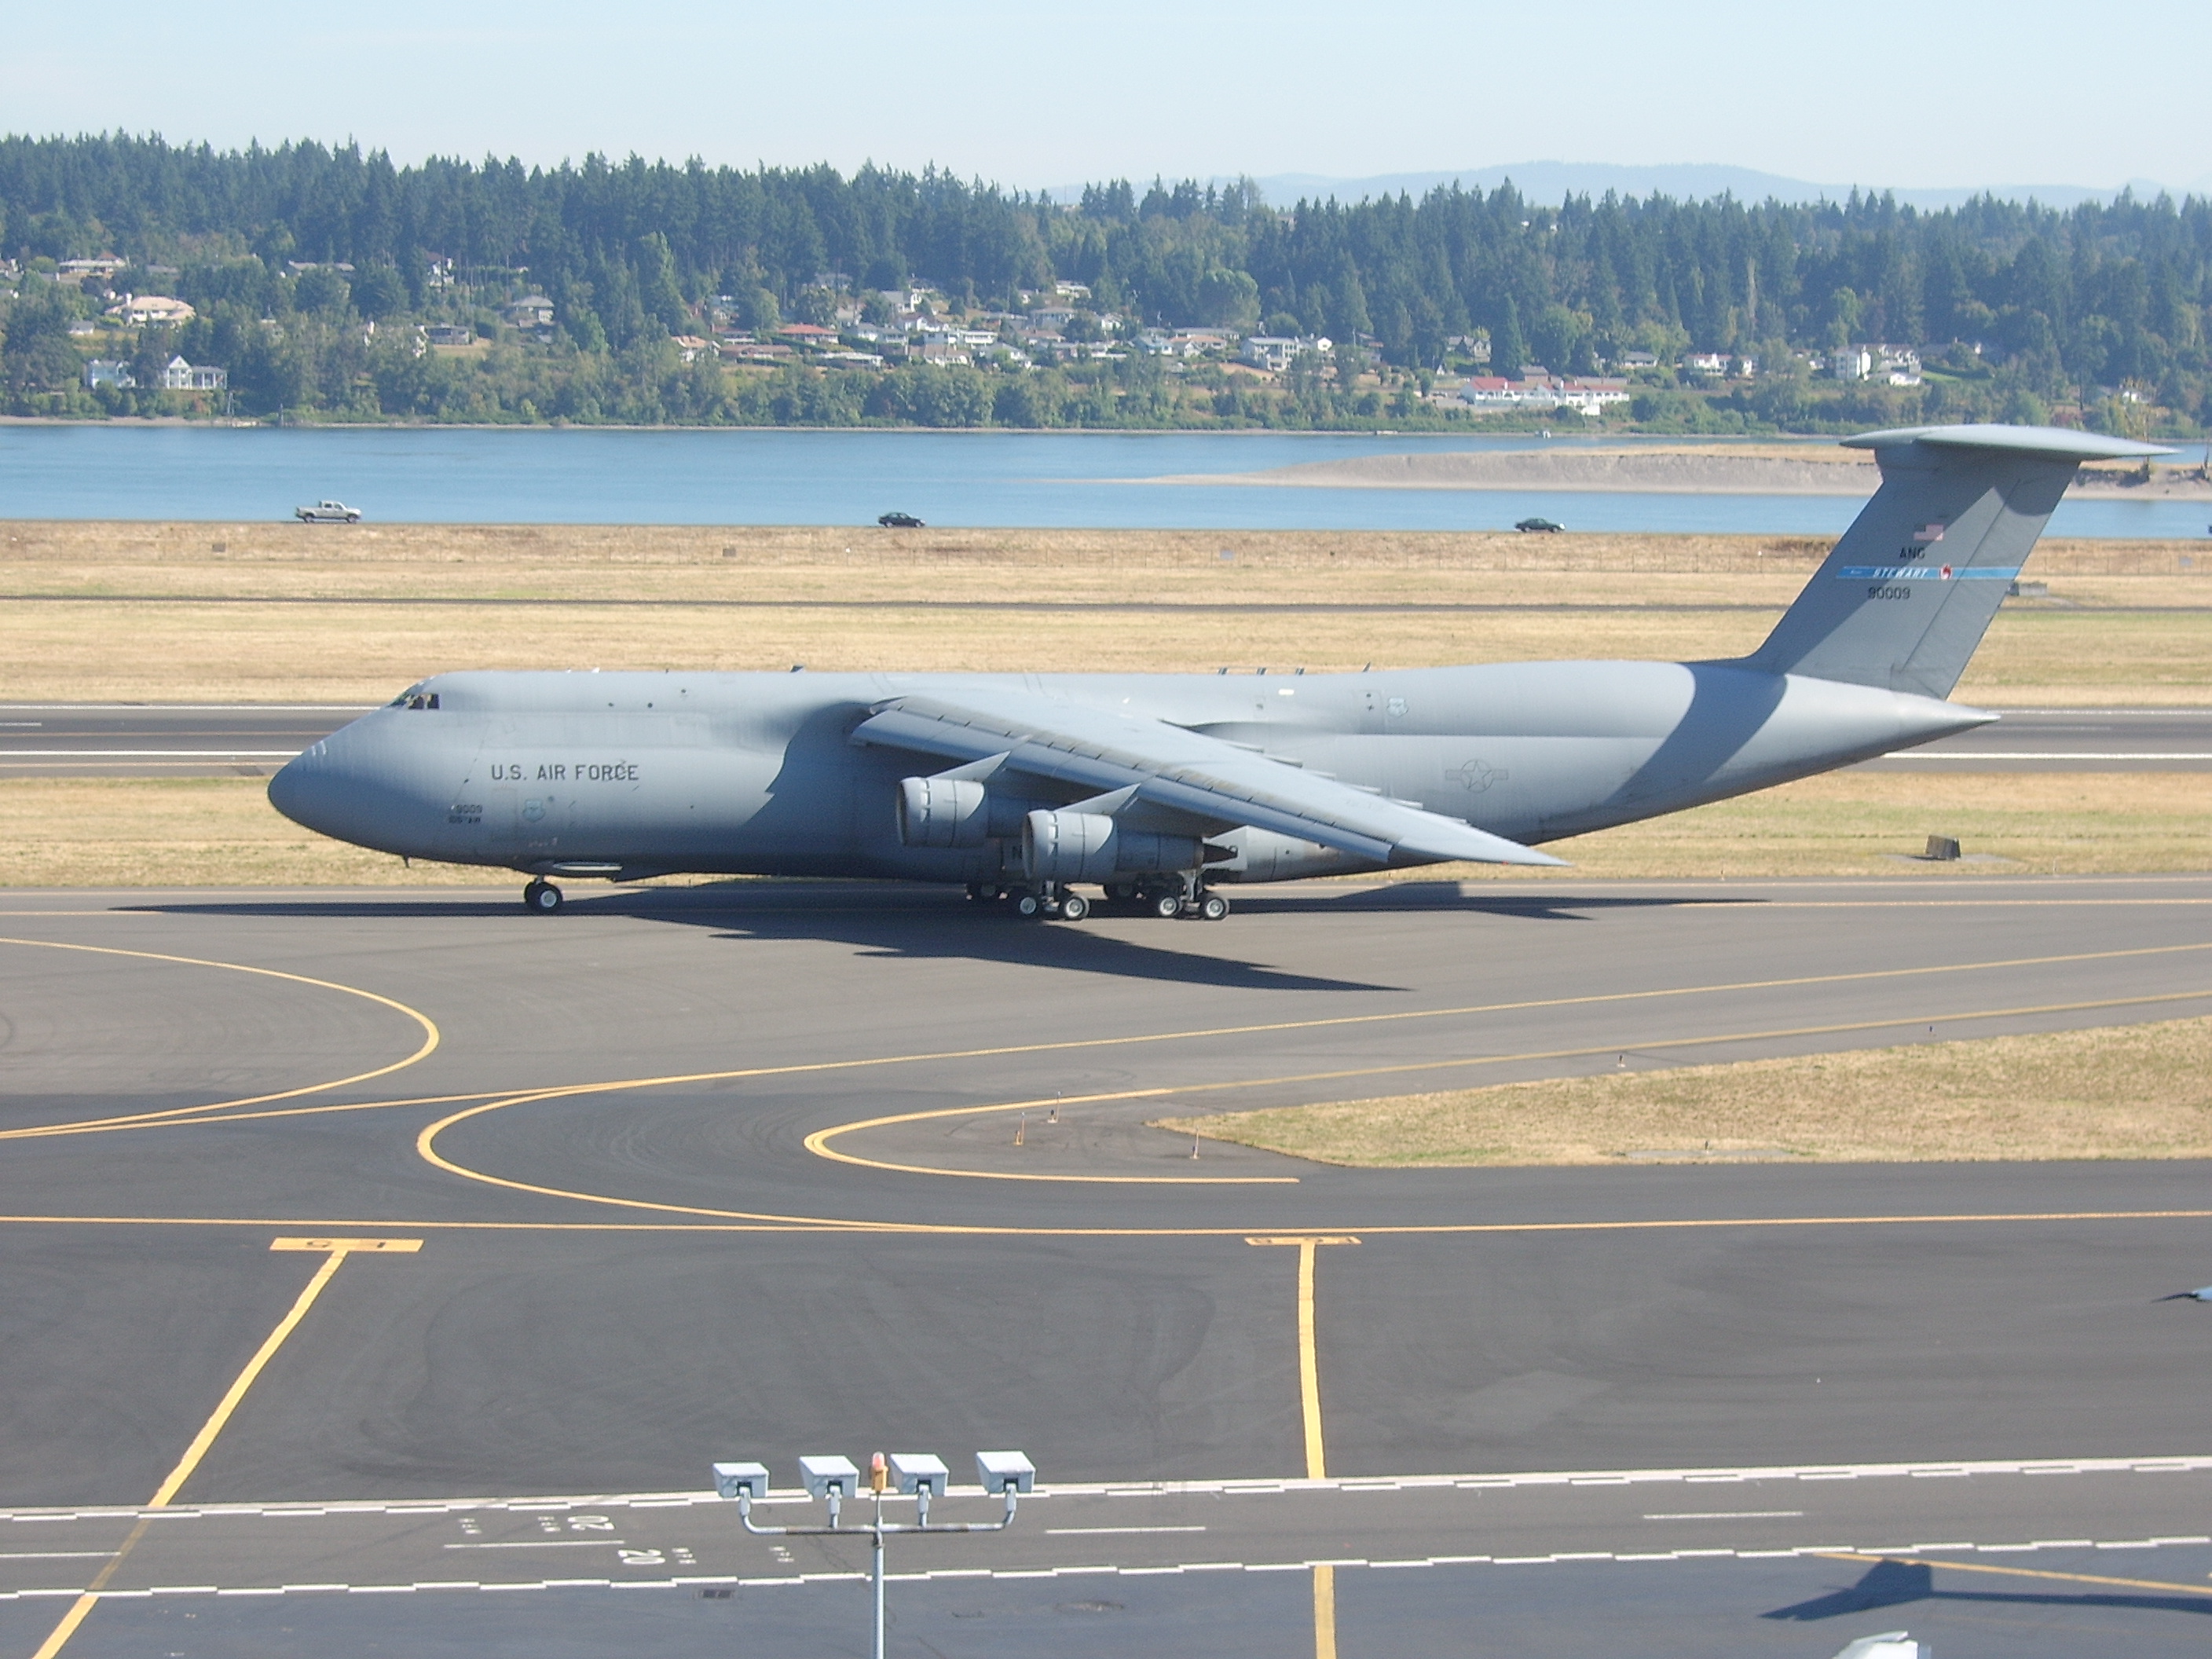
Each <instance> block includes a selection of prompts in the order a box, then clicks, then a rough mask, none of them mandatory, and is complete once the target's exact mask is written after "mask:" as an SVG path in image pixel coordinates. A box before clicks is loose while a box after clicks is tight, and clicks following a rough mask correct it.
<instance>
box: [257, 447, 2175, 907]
mask: <svg viewBox="0 0 2212 1659" xmlns="http://www.w3.org/2000/svg"><path fill="white" fill-rule="evenodd" d="M1846 441H1847V442H1849V443H1850V444H1853V445H1856V446H1858V447H1862V448H1869V449H1872V450H1873V451H1874V453H1875V459H1876V460H1877V461H1878V462H1879V463H1880V465H1881V487H1880V489H1877V490H1876V491H1875V495H1874V496H1873V498H1872V499H1871V500H1870V501H1868V503H1867V505H1866V507H1864V508H1863V510H1862V511H1861V512H1860V513H1859V515H1858V517H1857V520H1855V521H1854V522H1853V523H1852V525H1851V526H1850V529H1849V530H1848V531H1846V532H1844V537H1843V539H1842V540H1840V541H1838V543H1837V544H1836V545H1835V548H1834V550H1832V552H1831V553H1830V554H1829V555H1828V556H1827V558H1826V561H1825V562H1823V563H1822V564H1821V566H1820V569H1819V571H1818V572H1817V573H1815V574H1814V577H1813V579H1812V580H1811V581H1810V582H1809V583H1808V584H1807V586H1806V587H1805V589H1804V591H1803V592H1802V593H1800V594H1799V596H1798V598H1797V599H1796V603H1795V604H1793V605H1791V606H1790V610H1789V611H1788V612H1787V613H1786V614H1785V615H1784V617H1783V618H1782V620H1781V622H1780V623H1778V624H1777V626H1776V627H1775V629H1774V631H1773V633H1772V634H1771V635H1769V636H1768V638H1767V640H1766V642H1765V644H1763V645H1761V646H1760V647H1759V649H1758V650H1756V651H1754V652H1753V653H1751V654H1750V655H1749V656H1747V657H1741V658H1735V659H1728V660H1725V661H1714V662H1688V663H1656V662H1553V663H1498V664H1485V665H1480V666H1473V667H1461V668H1425V669H1403V670H1393V671H1383V672H1367V673H1358V674H1303V673H1301V674H1292V675H1271V674H1257V675H1254V674H1238V675H1230V674H1227V673H1225V672H1224V673H1221V674H1206V675H1189V674H1115V675H1105V674H899V673H889V672H885V673H865V674H813V673H804V672H799V671H793V672H791V673H788V674H691V673H682V672H677V673H607V674H603V673H599V672H596V671H593V672H534V671H533V672H513V673H505V672H502V673H493V672H465V673H449V674H440V675H438V676H436V677H435V678H431V679H427V680H424V681H422V683H421V684H418V685H414V686H410V687H409V688H408V690H406V691H404V692H403V693H402V694H401V695H400V696H398V697H397V698H395V699H394V700H393V701H392V703H391V705H390V706H389V707H388V708H382V709H380V710H378V711H377V712H375V713H374V714H368V715H365V716H363V717H362V719H360V720H356V721H354V722H353V723H352V724H351V725H349V726H345V727H343V729H341V730H339V731H337V732H333V733H331V736H329V737H328V738H325V739H323V740H322V741H321V742H319V743H318V744H315V745H314V746H313V748H312V749H310V750H307V751H306V752H305V753H304V754H302V755H301V756H300V757H298V758H297V759H295V760H294V761H292V762H291V763H289V764H288V765H287V766H285V767H284V769H283V770H282V771H280V772H279V773H277V775H276V776H275V777H274V778H272V779H271V780H270V785H269V799H270V801H271V802H272V803H273V804H274V805H276V809H277V810H278V811H281V812H283V814H284V815H285V816H286V817H289V818H292V819H295V820H296V821H297V822H298V823H302V824H305V825H306V826H307V827H308V828H309V829H315V830H319V831H320V832H321V833H323V834H325V835H327V836H335V837H337V839H339V840H342V841H348V842H354V843H356V845H359V846H362V847H369V848H377V849H380V850H381V851H384V852H387V853H393V854H403V855H405V856H407V857H410V858H418V859H430V860H444V861H448V862H453V863H460V864H477V865H485V866H495V867H502V868H507V869H512V870H515V871H518V872H523V873H526V874H527V875H529V876H530V877H531V878H532V879H531V881H530V884H529V885H528V886H527V887H526V889H525V890H524V897H523V902H525V903H526V904H527V905H528V906H530V907H531V908H532V909H535V910H539V911H546V912H550V911H555V910H557V909H559V908H560V907H561V890H560V889H559V888H558V887H557V886H556V885H555V884H553V882H552V880H551V879H550V878H554V877H571V878H576V877H584V878H589V877H598V878H607V879H611V880H615V881H627V880H635V879H638V878H642V877H647V876H654V875H665V874H671V873H675V872H696V873H704V874H759V875H787V876H844V877H855V876H857V877H874V878H893V879H900V880H908V881H935V882H964V883H965V884H967V887H968V891H969V895H970V896H973V897H975V898H976V899H978V900H1002V901H1006V902H1009V903H1010V904H1011V906H1012V908H1015V909H1017V910H1018V912H1019V913H1020V914H1021V915H1025V916H1036V917H1044V916H1056V917H1058V918H1060V919H1061V920H1063V921H1081V920H1082V919H1083V918H1084V917H1085V915H1088V914H1089V913H1090V910H1091V900H1089V899H1088V898H1087V897H1086V896H1085V895H1084V894H1083V893H1081V892H1079V891H1078V890H1077V888H1078V886H1079V884H1083V885H1091V884H1095V885H1097V886H1099V887H1103V890H1104V891H1105V895H1106V896H1107V898H1108V899H1109V901H1112V902H1115V903H1117V904H1119V905H1121V906H1126V907H1133V908H1142V909H1144V910H1146V911H1147V912H1150V913H1152V914H1156V915H1161V916H1166V917H1173V916H1184V915H1194V916H1201V917H1204V918H1206V919H1207V920H1211V921H1218V919H1219V918H1220V917H1222V916H1224V915H1226V914H1227V913H1228V908H1229V903H1228V900H1227V898H1226V896H1225V895H1223V894H1222V893H1221V892H1220V891H1219V890H1218V889H1219V887H1220V886H1222V885H1224V884H1229V883H1235V882H1263V881H1281V880H1285V879H1288V878H1295V877H1301V876H1318V875H1328V874H1334V873H1338V872H1354V871H1365V870H1380V869H1385V868H1393V867H1398V866H1407V865H1422V864H1431V863H1437V862H1440V861H1443V860H1455V859H1472V860H1481V861H1486V862H1490V863H1496V864H1557V863H1559V862H1560V860H1557V859H1555V858H1553V857H1552V856H1551V855H1550V854H1546V853H1542V852H1539V851H1537V850H1535V849H1536V847H1537V845H1538V844H1540V843H1541V842H1547V841H1554V840H1557V839H1559V837H1561V836H1576V835H1580V834H1582V833H1583V832H1584V831H1585V830H1590V829H1604V828H1606V827H1607V826H1608V825H1611V824H1617V823H1632V822H1633V821H1635V820H1637V819H1639V818H1648V817H1656V816H1658V815H1659V814H1661V813H1663V812H1675V811H1681V810H1682V809H1683V808H1685V807H1689V806H1696V805H1702V804H1703V803H1705V802H1707V801H1714V800H1719V799H1723V798H1725V797H1728V796H1730V795H1740V794H1744V793H1747V792H1749V791H1751V790H1754V789H1764V788H1766V787H1770V786H1771V785H1774V784H1778V783H1784V782H1787V781H1790V780H1791V779H1793V778H1802V777H1806V776H1808V775H1811V774H1814V773H1816V772H1825V771H1828V770H1830V769H1833V768H1836V767H1839V766H1849V765H1850V764H1852V763H1854V762H1857V761H1862V760H1866V759H1869V758H1870V757H1874V756H1876V755H1881V754H1886V753H1887V752H1889V751H1891V750H1897V749H1905V748H1910V747H1911V746H1912V745H1914V744H1923V743H1927V742H1929V741H1930V740H1931V739H1933V738H1942V737H1947V736H1949V735H1950V734H1952V733H1954V732H1963V731H1966V730H1969V729H1970V728H1972V727H1974V726H1980V725H1983V724H1984V723H1985V722H1987V721H1990V720H1994V719H1996V716H1995V715H1993V714H1986V713H1984V712H1982V711H1980V710H1978V709H1974V708H1965V707H1962V706H1960V705H1959V704H1956V703H1952V702H1946V701H1944V699H1945V698H1947V697H1948V696H1949V694H1950V691H1951V689H1952V687H1953V686H1954V685H1956V684H1958V680H1959V677H1960V674H1961V673H1963V672H1964V671H1965V670H1966V662H1967V659H1968V658H1970V657H1971V656H1972V654H1973V652H1974V648H1975V647H1977V646H1978V645H1979V644H1980V642H1981V639H1982V635H1983V633H1984V630H1986V629H1987V628H1988V627H1989V624H1990V618H1991V617H1993V616H1995V615H1996V609H1997V605H1999V603H2000V602H2001V601H2002V599H2003V598H2004V596H2005V594H2006V592H2007V591H2008V586H2009V584H2010V583H2012V582H2013V581H2014V580H2015V579H2016V578H2017V577H2018V576H2019V574H2020V570H2021V564H2022V562H2024V561H2025V560H2026V559H2027V555H2028V551H2029V550H2030V549H2031V548H2033V546H2034V544H2035V540H2036V538H2037V537H2038V536H2039V535H2040V534H2041V533H2042V531H2043V526H2044V524H2045V521H2046V520H2048V519H2049V517H2050V515H2051V510H2052V508H2054V507H2056V506H2057V504H2058V501H2059V499H2060V497H2061V496H2062V495H2063V494H2064V492H2065V490H2066V488H2067V486H2068V484H2069V483H2071V482H2072V481H2073V478H2074V475H2075V471H2076V469H2077V468H2078V466H2079V465H2080V464H2081V462H2083V461H2085V460H2090V459H2112V458H2118V457H2129V458H2133V457H2140V456H2148V455H2154V454H2163V453H2166V452H2165V451H2163V450H2160V449H2156V448H2154V447H2151V446H2149V445H2147V444H2139V443H2133V442H2130V441H2126V440H2124V439H2116V438H2106V437H2101V436H2098V435H2094V434H2087V433H2081V432H2069V431H2060V430H2057V429H2055V428H2038V427H2007V426H1944V427H1920V428H1906V429H1902V430H1898V431H1891V432H1872V433H1868V434H1866V435H1863V436H1860V437H1857V438H1851V439H1848V440H1846Z"/></svg>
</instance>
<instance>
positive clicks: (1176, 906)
mask: <svg viewBox="0 0 2212 1659" xmlns="http://www.w3.org/2000/svg"><path fill="white" fill-rule="evenodd" d="M1152 914H1153V915H1156V916H1158V918H1159V919H1160V920H1161V921H1174V920H1175V919H1176V917H1177V916H1179V915H1182V894H1180V893H1162V894H1161V895H1160V896H1158V898H1156V899H1154V900H1153V901H1152Z"/></svg>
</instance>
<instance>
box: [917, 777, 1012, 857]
mask: <svg viewBox="0 0 2212 1659" xmlns="http://www.w3.org/2000/svg"><path fill="white" fill-rule="evenodd" d="M898 833H899V840H900V841H901V842H903V843H904V844H905V845H907V846H908V847H981V845H982V844H983V843H984V842H987V841H988V840H989V839H990V838H991V802H990V797H989V794H988V793H987V791H986V790H985V789H984V787H983V786H982V785H981V784H980V783H975V782H973V781H969V779H966V778H902V779H901V780H900V781H899V797H898Z"/></svg>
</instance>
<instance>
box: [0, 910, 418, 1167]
mask: <svg viewBox="0 0 2212 1659" xmlns="http://www.w3.org/2000/svg"><path fill="white" fill-rule="evenodd" d="M0 945H23V946H25V947H27V948H29V949H33V950H40V951H81V952H82V953H84V954H85V955H88V956H97V957H135V958H137V960H139V961H141V962H166V963H174V964H176V965H178V966H181V967H185V968H218V969H222V970H223V971H224V972H226V973H232V974H252V975H256V976H258V977H259V978H262V979H281V980H285V981H289V982H290V983H292V984H294V985H307V986H312V987H314V988H315V989H317V990H319V991H337V992H339V993H341V994H343V995H346V996H349V997H359V998H361V999H362V1000H363V1001H366V1002H374V1003H376V1004H378V1005H380V1006H383V1007H386V1008H389V1009H391V1010H392V1011H393V1012H395V1013H401V1014H404V1015H405V1016H406V1017H407V1018H410V1019H411V1020H413V1021H414V1022H415V1023H416V1024H417V1025H419V1026H421V1027H422V1043H421V1044H420V1045H419V1046H418V1047H417V1048H416V1050H415V1052H414V1053H413V1054H410V1055H408V1056H407V1058H406V1059H404V1060H393V1061H392V1063H391V1064H390V1065H389V1066H378V1067H376V1069H375V1070H374V1071H369V1072H356V1073H354V1074H353V1075H352V1076H350V1077H342V1078H335V1079H331V1081H330V1082H328V1083H309V1084H303V1085H301V1086H300V1087H298V1088H296V1089H283V1090H279V1091H276V1092H274V1093H271V1094H262V1095H247V1096H244V1097H240V1098H239V1099H237V1100H218V1101H215V1102H212V1103H210V1104H208V1105H204V1106H176V1107H172V1108H170V1109H168V1110H167V1111H161V1112H143V1113H140V1114H138V1115H135V1116H132V1117H127V1118H105V1119H103V1118H93V1119H88V1120H86V1121H84V1122H82V1123H78V1124H73V1125H70V1127H72V1128H78V1129H82V1128H88V1127H106V1126H107V1125H111V1124H118V1123H145V1122H152V1121H156V1120H159V1119H163V1118H181V1117H190V1116H192V1115H197V1114H200V1113H205V1112H220V1111H224V1110H227V1109H229V1108H231V1107H234V1106H259V1105H263V1104H265V1103H268V1102H270V1101H272V1100H297V1099H298V1098H299V1097H301V1096H302V1095H319V1094H325V1093H327V1092H328V1091H331V1090H332V1089H344V1088H349V1087H350V1086H352V1085H355V1084H356V1083H367V1082H369V1081H370V1080H371V1079H375V1078H380V1077H388V1076H390V1075H391V1074H392V1073H394V1072H400V1071H404V1070H405V1069H406V1068H407V1067H408V1066H412V1065H414V1064H415V1063H416V1061H418V1060H426V1059H428V1057H429V1056H430V1055H431V1054H433V1053H435V1051H436V1049H437V1047H438V1027H437V1025H436V1024H435V1022H434V1021H433V1020H432V1019H431V1018H430V1017H429V1016H428V1014H426V1013H423V1012H421V1011H420V1010H419V1009H415V1008H410V1007H409V1006H407V1005H406V1004H405V1003H404V1002H399V1001H397V1000H394V999H392V998H391V997H387V996H380V995H379V994H377V993H376V992H374V991H364V990H362V988H361V987H359V986H356V985H341V984H339V983H337V981H334V980H327V979H314V978H312V977H310V976H309V975H306V974H288V973H285V972H283V970H282V969H276V968H256V967H252V966H250V965H249V964H247V963H240V962H211V961H210V960H208V959H207V958H205V957H179V956H171V955H168V954H167V953H165V952H162V951H125V950H119V949H118V948H116V947H115V946H112V945H64V944H61V943H59V942H58V941H56V940H53V939H9V938H0ZM46 1133H52V1130H50V1129H46V1128H31V1129H0V1140H16V1139H25V1138H27V1137H30V1136H34V1135H40V1134H46Z"/></svg>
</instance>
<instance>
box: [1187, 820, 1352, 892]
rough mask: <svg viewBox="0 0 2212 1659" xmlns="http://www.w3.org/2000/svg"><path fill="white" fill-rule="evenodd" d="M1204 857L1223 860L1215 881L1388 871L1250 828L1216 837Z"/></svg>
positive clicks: (1214, 873)
mask: <svg viewBox="0 0 2212 1659" xmlns="http://www.w3.org/2000/svg"><path fill="white" fill-rule="evenodd" d="M1206 853H1207V856H1208V857H1209V858H1218V859H1220V860H1223V861H1222V862H1221V863H1219V864H1217V865H1215V866H1213V868H1212V872H1211V873H1212V878H1213V879H1214V880H1216V881H1294V880H1297V879H1298V878H1302V877H1306V876H1336V875H1346V874H1349V873H1350V872H1353V871H1358V870H1381V869H1384V868H1387V867H1388V866H1384V865H1383V864H1382V863H1380V862H1378V861H1377V860H1374V859H1363V858H1361V857H1359V856H1358V854H1353V853H1346V852H1340V851H1339V850H1338V849H1337V848H1334V847H1324V846H1323V845H1322V843H1321V842H1315V841H1301V840H1299V839H1297V837H1296V836H1283V835H1278V834H1276V833H1275V832H1274V831H1273V830H1272V829H1253V828H1251V827H1250V826H1249V825H1247V826H1245V827H1244V828H1243V829H1231V830H1229V831H1228V832H1226V833H1225V834H1223V835H1219V836H1215V837H1214V839H1213V842H1212V843H1209V844H1208V846H1207V848H1206Z"/></svg>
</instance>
